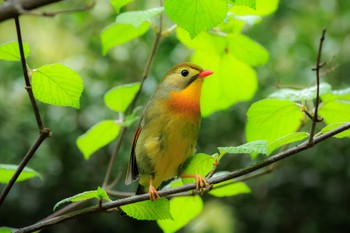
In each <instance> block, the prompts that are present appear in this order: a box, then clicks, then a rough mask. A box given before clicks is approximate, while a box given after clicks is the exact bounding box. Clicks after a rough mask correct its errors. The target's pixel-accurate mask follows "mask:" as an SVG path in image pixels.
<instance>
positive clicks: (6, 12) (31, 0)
mask: <svg viewBox="0 0 350 233" xmlns="http://www.w3.org/2000/svg"><path fill="white" fill-rule="evenodd" d="M60 1H62V0H11V1H6V2H4V3H3V4H1V5H0V22H2V21H5V20H8V19H11V18H15V17H18V16H19V15H20V12H19V11H18V9H23V10H25V11H29V10H33V9H36V8H39V7H42V6H46V5H49V4H52V3H55V2H60Z"/></svg>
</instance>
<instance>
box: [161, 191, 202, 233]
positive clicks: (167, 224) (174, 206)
mask: <svg viewBox="0 0 350 233" xmlns="http://www.w3.org/2000/svg"><path fill="white" fill-rule="evenodd" d="M202 209H203V201H202V198H201V197H199V196H189V197H174V198H172V199H171V200H170V213H171V215H172V216H173V219H174V220H158V221H157V223H158V225H159V227H160V228H161V229H162V230H163V232H165V233H171V232H176V231H177V230H179V229H181V228H182V227H184V226H186V225H187V224H188V223H189V222H190V221H191V220H192V219H194V218H195V217H196V216H198V215H199V214H200V213H201V212H202Z"/></svg>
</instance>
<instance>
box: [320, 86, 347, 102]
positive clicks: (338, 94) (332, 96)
mask: <svg viewBox="0 0 350 233" xmlns="http://www.w3.org/2000/svg"><path fill="white" fill-rule="evenodd" d="M321 99H322V100H323V101H324V102H327V101H331V100H349V101H350V88H346V89H342V90H335V91H332V92H331V93H326V94H324V95H321Z"/></svg>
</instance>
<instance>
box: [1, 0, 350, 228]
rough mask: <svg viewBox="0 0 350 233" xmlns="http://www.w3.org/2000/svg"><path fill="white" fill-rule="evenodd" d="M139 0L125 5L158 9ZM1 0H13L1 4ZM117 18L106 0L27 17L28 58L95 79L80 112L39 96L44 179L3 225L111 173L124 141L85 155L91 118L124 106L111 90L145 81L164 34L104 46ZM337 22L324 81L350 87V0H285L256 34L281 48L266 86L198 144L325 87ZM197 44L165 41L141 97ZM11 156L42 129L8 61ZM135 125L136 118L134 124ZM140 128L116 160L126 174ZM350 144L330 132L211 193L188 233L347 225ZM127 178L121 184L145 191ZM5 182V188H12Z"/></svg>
mask: <svg viewBox="0 0 350 233" xmlns="http://www.w3.org/2000/svg"><path fill="white" fill-rule="evenodd" d="M90 2H91V1H66V2H62V3H58V4H55V5H52V6H49V7H46V8H43V9H42V10H46V11H50V10H60V9H72V8H75V7H80V6H82V5H84V4H89V3H90ZM149 2H151V1H141V0H137V1H134V2H133V3H131V4H129V5H128V6H127V7H126V9H125V10H135V9H145V8H150V7H152V6H156V5H153V4H156V3H149ZM0 3H2V1H0ZM114 18H115V13H114V10H113V8H112V7H111V6H110V5H109V2H108V1H107V0H103V1H96V5H95V7H94V8H93V9H92V10H90V11H87V12H79V13H72V14H62V15H59V16H56V17H54V18H43V17H40V18H39V17H33V16H22V17H21V18H20V20H21V26H22V32H23V38H24V41H25V42H27V43H29V46H30V48H31V55H30V57H29V58H28V61H27V62H28V64H29V66H30V67H31V68H38V67H40V66H42V65H45V64H50V63H63V64H66V65H68V66H70V67H71V68H73V69H74V70H76V71H77V72H78V73H79V74H80V75H81V77H82V78H83V79H84V87H85V88H84V92H83V96H82V99H81V109H79V110H75V109H72V108H63V107H56V106H48V105H44V104H41V103H40V104H39V108H40V111H41V113H42V116H43V120H44V122H45V126H46V127H48V128H50V129H51V130H52V132H53V136H52V137H51V138H49V139H48V140H47V141H45V143H44V144H43V145H42V146H41V147H40V149H39V150H38V152H37V153H36V154H35V156H34V158H33V159H32V160H31V161H30V163H29V166H30V167H31V168H34V169H35V170H37V171H39V172H40V173H41V174H42V176H43V177H44V180H40V179H33V180H30V181H26V182H22V183H18V184H16V185H15V187H14V188H13V189H12V190H11V192H10V194H9V196H8V198H7V199H6V201H5V203H4V204H3V206H1V208H0V226H10V227H23V226H26V225H30V224H33V223H35V222H36V221H38V220H40V219H42V218H44V217H46V216H47V215H50V214H51V213H52V208H53V206H54V205H55V203H56V202H58V201H60V200H62V199H64V198H66V197H69V196H72V195H74V194H76V193H79V192H82V191H86V190H93V189H96V188H97V186H100V185H101V184H102V182H103V178H104V175H105V171H106V167H107V164H108V160H109V154H110V152H111V150H112V147H113V145H110V146H107V147H105V148H104V149H102V150H100V151H98V152H97V153H95V155H93V156H92V157H91V159H90V160H89V161H85V160H84V159H83V156H82V155H81V153H80V152H79V151H78V149H77V147H76V145H75V140H76V138H77V137H78V136H79V135H81V134H82V133H84V132H85V131H86V130H87V129H88V128H89V127H91V126H92V125H93V124H95V123H96V122H98V121H101V120H104V119H115V118H116V117H117V116H116V115H115V113H113V112H112V111H110V110H109V109H107V108H106V107H105V105H104V103H103V95H104V93H105V92H106V91H107V90H109V89H110V88H112V87H114V86H116V85H119V84H124V83H129V82H135V81H138V80H140V78H141V73H142V71H143V68H144V65H145V63H146V58H147V55H148V53H149V50H150V47H151V45H152V41H153V38H154V37H153V34H152V33H150V32H149V33H147V34H146V35H144V36H142V37H141V38H140V39H136V40H134V41H132V42H129V43H127V44H124V45H122V46H119V47H117V48H115V49H113V50H112V51H111V52H109V54H108V55H107V56H102V55H101V43H100V39H99V35H100V33H101V30H102V29H103V28H104V27H105V26H107V25H108V24H110V23H111V22H112V21H113V20H114ZM323 28H326V29H327V35H326V41H325V44H324V51H323V54H322V57H323V61H326V62H327V66H326V67H325V68H324V69H323V70H322V74H323V75H322V79H323V80H324V81H326V82H329V83H331V84H332V86H333V88H334V89H341V88H345V87H348V86H349V84H350V80H349V77H350V70H349V67H350V1H347V0H338V1H329V0H310V1H302V0H294V1H281V2H280V5H279V8H278V10H277V12H276V13H275V14H274V15H271V16H269V17H267V18H264V20H263V21H262V22H261V23H260V24H258V25H255V26H253V27H252V28H249V29H247V30H246V31H245V34H247V35H248V36H250V37H251V38H253V39H254V40H256V41H258V42H259V43H261V44H262V45H263V46H264V47H265V48H267V50H268V51H269V52H270V61H269V62H268V64H267V65H264V66H262V67H259V68H258V70H257V71H258V75H259V90H258V92H257V93H256V95H255V97H254V99H253V100H252V101H251V102H245V103H240V104H237V105H235V106H233V107H232V108H230V109H229V110H227V111H225V112H218V113H215V114H213V115H212V116H210V117H209V118H206V119H203V121H202V129H201V134H200V137H199V142H198V151H200V152H205V153H208V154H212V153H215V152H216V147H217V146H229V145H239V144H242V143H244V125H245V122H246V115H245V114H246V111H247V109H248V107H249V106H250V104H251V103H253V102H254V101H257V100H259V99H262V98H265V97H266V96H267V95H268V94H270V93H271V92H273V91H274V90H276V89H277V88H278V86H284V85H288V86H289V85H293V86H301V87H307V86H310V85H313V84H315V74H314V72H313V71H312V70H311V69H312V67H313V66H314V65H315V60H316V56H317V49H318V43H319V38H320V35H321V31H322V29H323ZM15 40H16V33H15V27H14V22H13V21H12V20H9V21H6V22H2V23H0V43H1V44H2V43H5V42H8V41H15ZM190 56H191V52H190V51H189V50H187V49H186V48H185V47H183V46H182V45H180V44H179V43H178V41H177V39H176V37H175V36H174V35H172V36H169V37H167V38H165V39H164V40H163V41H162V42H161V44H160V48H159V50H158V53H157V55H156V58H155V61H154V66H153V67H152V70H151V73H150V75H149V78H148V80H147V81H146V84H145V87H144V91H143V93H142V96H141V99H140V101H139V102H138V103H139V104H140V105H143V104H145V103H146V101H147V99H148V97H149V95H150V93H151V92H152V90H153V89H154V87H155V85H156V84H157V82H158V81H159V79H160V78H161V77H162V76H163V74H164V73H165V72H166V71H167V70H168V69H169V68H170V67H171V66H173V65H174V64H176V63H178V62H181V61H186V60H189V59H190ZM0 78H1V81H0V122H1V124H0V163H8V164H18V163H19V162H20V160H21V158H22V157H23V156H24V155H25V153H26V152H27V150H28V148H29V147H30V146H31V144H32V143H33V142H34V141H35V139H36V137H37V135H38V132H37V128H36V123H35V119H34V116H33V113H32V109H31V106H30V103H29V99H28V96H27V93H26V91H25V89H24V81H23V77H22V70H21V67H20V64H19V63H18V62H5V61H0ZM134 127H135V126H134ZM134 127H132V128H131V129H129V130H128V132H127V136H126V140H125V141H124V143H123V145H122V150H121V153H120V154H119V156H118V161H117V163H116V165H115V168H114V176H116V175H117V174H118V173H119V172H120V171H121V172H122V174H123V176H124V174H125V168H126V163H127V161H128V157H129V146H130V143H131V140H132V136H133V130H134ZM349 145H350V143H349V139H341V140H339V139H337V140H336V139H329V140H327V141H325V142H323V143H322V144H321V145H317V146H316V147H315V148H312V149H310V150H308V151H306V152H303V153H300V154H298V155H296V156H293V157H291V158H288V159H285V160H283V161H282V162H280V163H278V165H277V166H275V167H274V170H273V172H271V173H269V174H267V175H264V176H260V177H258V178H255V179H252V180H249V181H247V184H248V185H249V186H250V187H251V189H252V193H251V194H248V195H240V196H235V197H230V198H221V199H215V198H213V197H209V196H207V195H204V199H205V207H204V210H203V212H202V214H201V215H200V216H199V217H198V218H196V219H195V220H194V221H192V222H191V223H190V224H189V225H187V226H186V227H185V228H184V229H182V230H181V231H180V232H218V233H219V232H220V233H221V232H222V233H224V232H270V233H271V232H287V233H288V232H305V233H313V232H315V233H316V232H348V231H349V230H350V213H349V210H350V185H349V180H350V156H349V155H350V146H349ZM251 163H252V161H251V160H250V158H249V157H248V156H247V155H244V156H235V157H230V156H227V157H226V158H224V159H223V160H222V164H221V165H220V167H219V170H234V169H237V168H241V167H244V166H247V165H249V164H251ZM123 183H124V182H123V179H121V181H120V184H119V185H118V187H117V188H118V190H123V191H134V190H135V188H136V186H130V187H127V186H125V185H124V184H123ZM3 187H4V185H1V186H0V189H1V190H2V189H3ZM140 231H141V232H160V229H159V228H158V226H157V225H156V223H155V222H147V221H145V222H142V221H136V220H133V219H130V218H128V217H120V216H119V215H118V214H116V213H112V214H97V215H93V216H86V217H82V218H78V219H75V220H73V221H69V222H67V223H63V224H59V225H56V226H53V227H50V228H48V229H46V230H44V232H140Z"/></svg>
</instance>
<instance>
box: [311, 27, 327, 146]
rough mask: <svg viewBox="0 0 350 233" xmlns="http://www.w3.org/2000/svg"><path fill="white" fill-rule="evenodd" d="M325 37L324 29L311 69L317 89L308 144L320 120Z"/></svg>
mask: <svg viewBox="0 0 350 233" xmlns="http://www.w3.org/2000/svg"><path fill="white" fill-rule="evenodd" d="M325 35H326V29H323V31H322V36H321V38H320V44H319V47H318V54H317V60H316V67H315V68H313V70H314V71H316V82H317V89H316V103H315V111H314V115H313V118H312V124H311V129H310V136H309V144H312V141H313V137H314V135H315V129H316V124H317V122H320V120H319V118H318V107H319V105H320V69H321V68H322V67H323V66H324V65H325V63H322V64H321V55H322V46H323V41H324V39H325Z"/></svg>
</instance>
